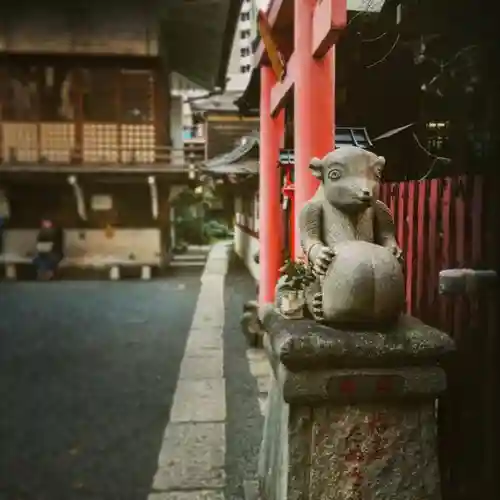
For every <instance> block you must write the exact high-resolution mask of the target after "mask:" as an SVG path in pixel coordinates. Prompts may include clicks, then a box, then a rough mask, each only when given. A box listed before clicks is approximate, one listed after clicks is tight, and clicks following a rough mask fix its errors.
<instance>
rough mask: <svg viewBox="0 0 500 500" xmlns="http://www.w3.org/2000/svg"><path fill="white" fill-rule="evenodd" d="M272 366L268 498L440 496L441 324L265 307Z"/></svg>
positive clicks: (266, 438) (264, 471) (430, 499)
mask: <svg viewBox="0 0 500 500" xmlns="http://www.w3.org/2000/svg"><path fill="white" fill-rule="evenodd" d="M261 317H262V321H263V325H264V328H265V329H266V332H267V333H266V336H265V342H264V345H265V350H266V353H267V355H268V357H269V360H270V361H271V364H272V366H273V372H274V376H273V380H272V386H271V390H270V393H269V397H268V411H267V413H266V420H265V425H264V435H263V440H262V446H261V452H260V460H259V483H260V491H261V495H262V498H263V499H265V500H303V499H304V500H305V499H314V500H415V499H417V498H418V500H439V499H440V498H441V497H440V480H439V466H438V459H437V454H436V449H437V443H436V441H437V425H436V414H435V401H436V398H437V397H438V395H439V394H441V393H442V392H443V391H444V390H445V389H446V376H445V372H444V370H443V369H442V367H441V366H440V364H441V361H442V360H443V359H444V358H445V357H447V356H448V355H450V354H452V353H453V351H454V344H453V342H452V340H451V339H450V337H448V336H447V335H446V334H445V333H443V332H441V331H439V330H436V329H434V328H432V327H429V326H428V325H424V324H423V323H422V322H420V321H419V320H417V319H415V318H412V317H409V316H402V317H401V319H400V321H399V322H398V323H397V324H395V325H393V326H392V327H389V328H387V329H386V330H382V331H375V330H371V331H370V330H366V331H360V330H351V331H349V330H347V329H345V330H340V329H334V328H330V327H325V326H322V325H319V324H318V323H316V322H315V321H312V320H307V319H304V320H287V319H286V318H283V317H282V316H281V315H279V314H278V313H277V312H275V311H274V308H265V309H264V310H262V311H261Z"/></svg>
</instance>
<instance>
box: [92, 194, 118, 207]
mask: <svg viewBox="0 0 500 500" xmlns="http://www.w3.org/2000/svg"><path fill="white" fill-rule="evenodd" d="M90 206H91V208H92V210H95V211H103V210H111V209H112V208H113V198H112V197H111V196H110V195H108V194H95V195H94V196H92V198H91V199H90Z"/></svg>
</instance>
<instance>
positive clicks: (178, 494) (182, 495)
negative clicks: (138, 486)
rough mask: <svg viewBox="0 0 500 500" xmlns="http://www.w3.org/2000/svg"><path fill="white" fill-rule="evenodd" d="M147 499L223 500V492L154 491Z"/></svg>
mask: <svg viewBox="0 0 500 500" xmlns="http://www.w3.org/2000/svg"><path fill="white" fill-rule="evenodd" d="M149 500H224V494H223V493H222V492H221V491H217V490H204V491H170V492H167V493H154V494H152V495H150V496H149ZM245 500H246V499H245Z"/></svg>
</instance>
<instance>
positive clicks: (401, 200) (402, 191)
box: [396, 183, 406, 258]
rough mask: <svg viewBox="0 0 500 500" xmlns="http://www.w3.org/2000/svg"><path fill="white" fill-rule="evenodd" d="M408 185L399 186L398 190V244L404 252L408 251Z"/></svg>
mask: <svg viewBox="0 0 500 500" xmlns="http://www.w3.org/2000/svg"><path fill="white" fill-rule="evenodd" d="M405 195H406V184H405V183H401V184H399V189H398V219H397V224H396V233H397V240H398V243H399V244H400V245H401V247H402V249H403V252H404V251H405V250H406V248H405V218H406V211H405V208H406V204H405V201H406V198H405ZM405 258H406V257H405Z"/></svg>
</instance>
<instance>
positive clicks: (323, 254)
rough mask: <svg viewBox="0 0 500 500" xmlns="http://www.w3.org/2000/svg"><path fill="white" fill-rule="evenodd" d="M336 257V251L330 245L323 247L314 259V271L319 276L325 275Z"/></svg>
mask: <svg viewBox="0 0 500 500" xmlns="http://www.w3.org/2000/svg"><path fill="white" fill-rule="evenodd" d="M334 257H335V252H334V251H333V250H332V249H331V248H330V247H323V248H322V249H321V250H320V252H319V254H318V256H317V257H316V259H315V261H314V265H313V270H314V273H315V274H316V275H317V276H324V275H325V274H326V271H327V270H328V266H329V265H330V264H331V263H332V261H333V258H334Z"/></svg>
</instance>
